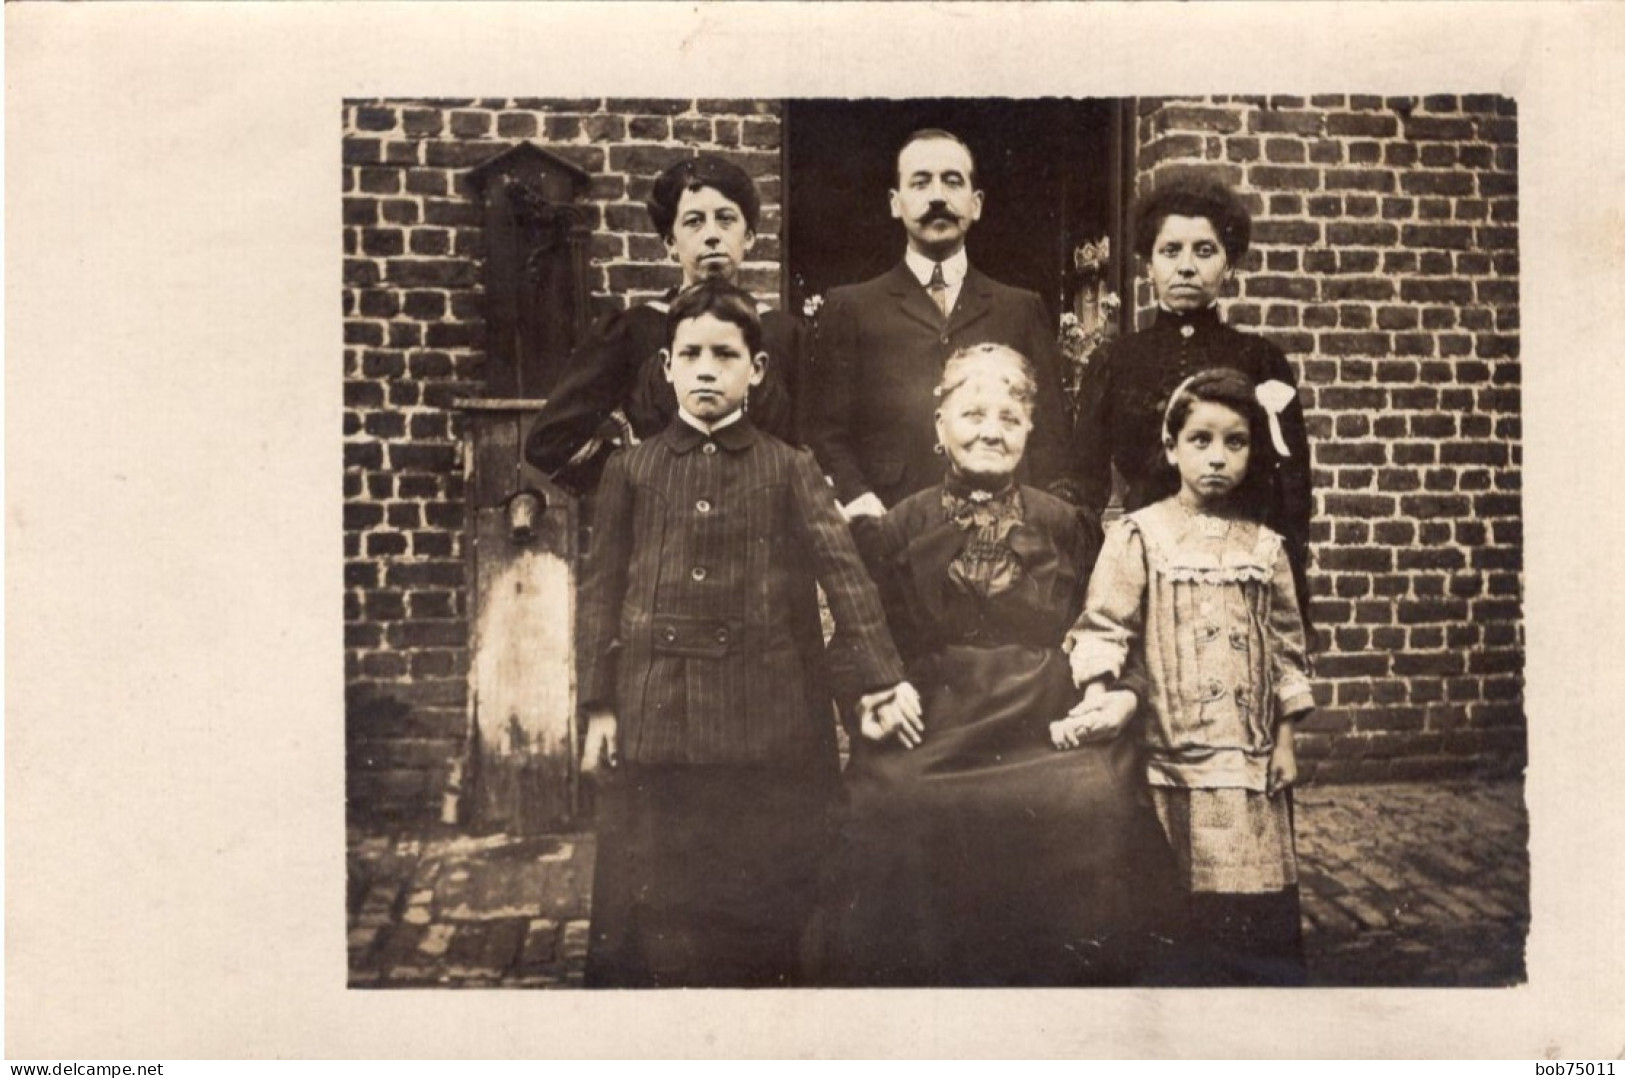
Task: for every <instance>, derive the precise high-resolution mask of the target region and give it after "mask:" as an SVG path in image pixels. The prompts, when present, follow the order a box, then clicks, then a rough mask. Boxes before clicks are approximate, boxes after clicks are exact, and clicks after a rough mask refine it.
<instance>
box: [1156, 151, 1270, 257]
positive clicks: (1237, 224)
mask: <svg viewBox="0 0 1625 1078" xmlns="http://www.w3.org/2000/svg"><path fill="white" fill-rule="evenodd" d="M1170 217H1205V218H1207V221H1208V223H1209V224H1211V225H1212V226H1213V231H1214V232H1215V233H1217V234H1218V237H1219V242H1220V243H1222V244H1224V254H1225V257H1226V258H1227V259H1229V261H1230V264H1231V265H1232V266H1234V265H1236V264H1237V263H1238V262H1240V261H1241V256H1242V255H1244V254H1246V253H1247V247H1248V245H1249V244H1250V243H1251V242H1252V236H1253V217H1252V214H1250V213H1248V212H1247V205H1246V203H1244V202H1242V201H1241V199H1240V198H1239V197H1237V195H1236V193H1235V192H1234V191H1232V190H1230V188H1229V187H1227V186H1225V184H1224V183H1222V182H1221V181H1220V180H1218V179H1217V178H1216V177H1213V176H1209V175H1206V174H1204V173H1199V172H1198V173H1178V174H1176V175H1174V176H1172V177H1170V178H1169V179H1167V180H1165V181H1163V182H1162V183H1160V184H1158V185H1157V189H1156V190H1155V191H1153V192H1151V194H1150V195H1148V196H1146V197H1145V198H1144V199H1142V200H1141V202H1140V204H1139V205H1138V206H1137V207H1135V212H1134V253H1135V254H1137V255H1139V256H1140V257H1141V258H1150V257H1151V248H1152V247H1154V246H1156V242H1157V233H1158V232H1161V231H1162V224H1163V222H1164V221H1166V220H1167V219H1168V218H1170Z"/></svg>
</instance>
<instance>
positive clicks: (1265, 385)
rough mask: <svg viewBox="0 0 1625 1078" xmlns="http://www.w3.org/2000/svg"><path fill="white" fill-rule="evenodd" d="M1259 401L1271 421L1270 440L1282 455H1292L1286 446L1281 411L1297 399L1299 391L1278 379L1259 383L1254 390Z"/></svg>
mask: <svg viewBox="0 0 1625 1078" xmlns="http://www.w3.org/2000/svg"><path fill="white" fill-rule="evenodd" d="M1253 392H1254V396H1256V397H1257V398H1258V403H1259V404H1260V405H1262V406H1263V408H1264V414H1265V415H1266V416H1268V417H1269V421H1270V441H1272V442H1274V443H1275V451H1276V452H1277V453H1279V454H1280V455H1281V456H1282V457H1290V456H1291V455H1292V453H1291V451H1290V450H1288V449H1287V447H1286V437H1285V435H1283V434H1282V433H1281V413H1282V412H1284V411H1286V406H1287V405H1289V404H1291V403H1292V402H1293V401H1294V400H1296V399H1297V396H1298V391H1297V390H1295V389H1293V388H1292V387H1291V386H1289V385H1287V384H1286V383H1285V382H1282V381H1279V380H1277V379H1274V378H1272V379H1270V380H1269V381H1268V382H1260V383H1258V388H1257V389H1256V390H1254V391H1253Z"/></svg>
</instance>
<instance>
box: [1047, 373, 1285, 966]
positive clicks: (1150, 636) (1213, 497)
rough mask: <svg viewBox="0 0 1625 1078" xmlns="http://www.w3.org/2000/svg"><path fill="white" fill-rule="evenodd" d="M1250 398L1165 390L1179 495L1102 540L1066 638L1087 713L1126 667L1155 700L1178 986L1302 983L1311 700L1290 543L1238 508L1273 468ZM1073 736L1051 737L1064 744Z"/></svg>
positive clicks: (1149, 719) (1230, 388) (1156, 777)
mask: <svg viewBox="0 0 1625 1078" xmlns="http://www.w3.org/2000/svg"><path fill="white" fill-rule="evenodd" d="M1255 394H1256V390H1255V387H1254V384H1253V382H1252V380H1251V379H1249V378H1247V377H1246V376H1245V375H1244V374H1241V373H1239V372H1237V371H1233V370H1224V369H1216V370H1209V371H1203V372H1201V373H1199V374H1196V375H1194V376H1192V377H1191V378H1189V379H1187V380H1186V381H1185V382H1184V383H1183V384H1182V385H1181V386H1179V388H1178V389H1176V390H1175V391H1174V394H1173V396H1172V397H1171V398H1170V401H1169V405H1168V410H1167V413H1166V416H1165V418H1164V423H1163V430H1164V435H1163V439H1164V443H1163V444H1164V448H1165V452H1166V456H1167V460H1168V463H1169V465H1171V466H1172V467H1173V468H1174V469H1175V470H1176V471H1177V472H1178V474H1179V492H1178V493H1177V494H1175V495H1174V496H1173V497H1170V498H1166V499H1164V500H1163V501H1160V502H1157V503H1155V504H1153V505H1150V506H1148V507H1146V508H1144V509H1141V510H1139V511H1137V512H1134V513H1130V514H1129V515H1128V516H1127V517H1125V518H1123V519H1122V520H1121V521H1119V522H1118V523H1117V524H1115V525H1114V526H1113V527H1112V528H1111V530H1110V531H1109V532H1108V534H1107V538H1106V543H1105V547H1104V549H1103V550H1102V552H1101V556H1100V560H1099V563H1098V565H1097V566H1096V569H1095V573H1094V576H1093V578H1092V579H1091V581H1090V586H1089V596H1088V601H1087V603H1086V605H1085V610H1084V614H1083V616H1082V618H1080V619H1079V621H1078V623H1077V624H1076V626H1074V628H1073V630H1072V632H1071V633H1070V634H1069V638H1070V643H1071V645H1072V646H1071V656H1070V661H1071V667H1072V676H1073V679H1074V681H1075V682H1076V683H1077V684H1078V685H1079V686H1081V687H1083V688H1084V693H1085V701H1086V702H1087V701H1088V700H1090V699H1091V698H1093V697H1095V696H1098V695H1099V694H1101V693H1103V692H1104V691H1105V688H1106V685H1107V684H1108V683H1109V682H1110V681H1111V679H1113V678H1115V677H1117V676H1118V675H1119V674H1120V673H1121V672H1122V670H1123V669H1124V667H1125V666H1126V665H1128V664H1129V663H1130V661H1131V659H1134V658H1138V659H1139V660H1141V661H1142V662H1143V665H1144V669H1145V673H1146V676H1147V677H1148V679H1149V681H1150V684H1151V689H1150V692H1149V694H1148V700H1147V701H1146V703H1147V704H1148V705H1149V706H1148V707H1146V708H1145V711H1146V715H1145V721H1144V723H1143V724H1142V729H1143V731H1144V738H1145V741H1146V752H1147V762H1146V777H1147V780H1148V782H1149V784H1150V787H1151V793H1152V798H1153V801H1154V803H1155V805H1156V809H1157V815H1158V817H1159V818H1160V820H1161V822H1162V827H1163V830H1164V832H1165V833H1166V834H1167V836H1168V839H1169V842H1170V843H1171V844H1172V845H1173V847H1174V851H1175V854H1176V855H1177V857H1178V859H1179V863H1180V870H1181V874H1182V876H1183V880H1184V885H1185V888H1186V891H1187V894H1188V915H1189V916H1188V920H1189V929H1188V932H1187V936H1186V940H1185V945H1184V947H1183V948H1182V951H1183V957H1182V961H1181V962H1180V963H1179V967H1178V971H1177V979H1178V980H1179V981H1181V982H1183V983H1193V984H1301V983H1303V982H1304V980H1305V970H1304V963H1303V943H1302V931H1301V926H1300V921H1299V907H1298V889H1297V862H1296V858H1295V856H1294V852H1293V844H1292V810H1291V800H1290V795H1289V793H1288V791H1289V789H1290V788H1291V786H1292V784H1293V782H1294V781H1295V779H1296V777H1297V761H1296V757H1295V755H1294V752H1293V735H1292V731H1293V725H1294V723H1295V722H1297V721H1298V720H1300V719H1302V718H1303V717H1304V716H1305V715H1307V714H1308V713H1309V711H1310V710H1311V709H1312V707H1313V706H1314V699H1313V697H1312V695H1311V693H1310V688H1309V681H1308V677H1307V668H1306V662H1305V649H1304V628H1303V620H1302V616H1301V615H1300V613H1299V606H1298V601H1297V596H1296V592H1295V587H1294V583H1293V576H1292V569H1291V565H1290V563H1289V560H1288V556H1287V554H1286V552H1285V549H1284V547H1283V541H1282V537H1281V536H1280V534H1279V533H1277V532H1275V531H1272V530H1271V529H1270V528H1268V527H1266V526H1265V525H1263V524H1261V523H1259V522H1258V521H1256V520H1254V519H1251V518H1250V516H1249V515H1248V513H1247V512H1246V509H1245V507H1247V506H1251V505H1256V504H1258V503H1257V501H1256V500H1255V499H1253V498H1252V497H1250V496H1249V495H1250V494H1251V493H1252V492H1251V491H1250V489H1249V484H1251V483H1255V482H1258V481H1259V480H1260V479H1261V478H1262V477H1263V476H1265V475H1267V474H1268V469H1269V468H1270V466H1271V464H1272V461H1271V460H1270V458H1269V453H1270V451H1271V439H1270V437H1269V434H1268V428H1267V422H1268V420H1267V418H1266V415H1265V411H1264V408H1263V407H1262V406H1261V405H1260V404H1259V402H1258V400H1257V398H1256V395H1255ZM1083 721H1084V720H1080V719H1075V718H1066V719H1062V720H1060V721H1059V722H1057V723H1055V724H1054V726H1053V727H1052V731H1051V732H1052V736H1053V737H1054V739H1055V741H1056V744H1057V745H1061V746H1065V745H1068V744H1070V743H1071V742H1073V741H1074V740H1077V739H1078V738H1079V737H1080V735H1082V734H1086V733H1087V731H1086V730H1082V729H1080V728H1079V727H1080V725H1081V724H1082V723H1083Z"/></svg>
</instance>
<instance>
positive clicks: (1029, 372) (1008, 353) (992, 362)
mask: <svg viewBox="0 0 1625 1078" xmlns="http://www.w3.org/2000/svg"><path fill="white" fill-rule="evenodd" d="M977 376H985V377H989V378H994V379H997V380H998V381H1000V382H1002V383H1004V385H1005V388H1007V389H1008V390H1009V391H1010V396H1011V397H1012V398H1013V399H1014V400H1015V401H1016V402H1017V403H1018V404H1020V405H1022V406H1023V407H1024V408H1026V409H1027V412H1028V414H1029V416H1030V415H1031V414H1032V410H1033V402H1034V401H1036V400H1037V399H1038V378H1037V376H1036V375H1034V374H1033V365H1032V364H1031V363H1029V362H1028V361H1027V357H1026V356H1024V355H1022V354H1021V353H1020V352H1018V351H1016V350H1015V349H1014V348H1011V347H1009V346H1008V345H1003V344H992V343H986V344H973V345H969V346H967V347H965V348H961V349H960V350H959V351H957V352H955V353H954V354H953V355H951V356H949V357H948V360H947V362H945V363H944V364H943V365H942V381H941V383H939V384H938V386H937V388H936V389H935V390H933V392H934V393H935V395H936V398H937V401H938V402H939V403H940V402H942V401H945V400H947V399H948V397H949V396H950V395H951V394H952V393H953V392H954V390H956V389H958V388H959V387H960V386H962V385H964V384H965V383H966V382H968V381H970V380H971V379H972V378H974V377H977Z"/></svg>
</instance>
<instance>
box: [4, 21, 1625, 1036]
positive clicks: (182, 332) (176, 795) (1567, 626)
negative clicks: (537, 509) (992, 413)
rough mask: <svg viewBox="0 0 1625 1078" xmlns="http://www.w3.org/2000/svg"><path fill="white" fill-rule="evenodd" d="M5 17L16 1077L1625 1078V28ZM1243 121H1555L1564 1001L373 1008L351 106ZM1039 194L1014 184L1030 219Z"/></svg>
mask: <svg viewBox="0 0 1625 1078" xmlns="http://www.w3.org/2000/svg"><path fill="white" fill-rule="evenodd" d="M5 20H6V35H7V40H6V60H7V64H8V77H7V79H6V95H7V101H6V127H7V129H6V150H7V166H8V167H7V171H6V181H7V182H6V198H7V206H6V210H7V212H6V240H7V249H6V275H7V289H6V315H7V322H6V342H5V343H6V346H7V348H6V358H7V359H8V360H9V364H8V368H9V369H8V371H7V378H6V388H7V390H8V391H9V393H8V396H7V402H6V403H7V407H6V420H7V436H6V449H7V450H8V453H9V460H8V467H7V471H6V478H7V480H8V492H7V498H6V531H7V543H8V555H7V565H6V569H7V574H6V600H7V602H6V606H7V613H9V614H10V632H9V634H8V636H7V648H6V658H7V659H8V660H9V676H8V678H7V681H6V688H7V695H8V702H9V705H10V706H9V709H8V711H7V715H6V719H7V723H6V742H5V747H6V804H5V807H6V824H7V826H6V862H5V868H6V883H7V887H6V906H7V908H6V913H7V924H6V951H7V953H6V958H7V964H6V1017H7V1025H8V1029H7V1037H6V1054H7V1055H8V1056H10V1057H11V1058H14V1059H15V1058H55V1059H65V1058H67V1059H71V1058H78V1059H92V1058H97V1057H123V1058H127V1059H133V1058H138V1057H146V1058H154V1059H158V1058H172V1059H173V1058H192V1057H215V1056H219V1057H227V1058H239V1057H265V1056H283V1057H317V1056H320V1057H365V1058H377V1057H395V1056H399V1057H420V1058H422V1057H431V1058H446V1057H459V1056H467V1057H485V1058H491V1057H507V1056H571V1055H605V1054H613V1055H634V1056H636V1055H662V1056H665V1055H691V1056H710V1055H791V1056H805V1055H813V1056H830V1055H854V1054H864V1055H882V1056H889V1055H924V1056H938V1055H942V1056H958V1057H974V1056H998V1055H1010V1054H1019V1055H1042V1056H1049V1055H1061V1056H1154V1057H1171V1056H1176V1057H1198V1056H1220V1057H1248V1056H1263V1057H1270V1056H1327V1055H1347V1056H1357V1057H1358V1056H1370V1055H1380V1056H1429V1057H1480V1056H1484V1057H1534V1056H1542V1055H1547V1054H1551V1055H1560V1056H1563V1057H1566V1058H1586V1057H1590V1058H1599V1057H1607V1058H1612V1057H1616V1056H1619V1055H1620V1054H1621V1053H1622V1052H1625V897H1622V894H1625V892H1622V884H1625V797H1622V794H1621V787H1622V780H1621V775H1622V773H1625V768H1622V767H1621V763H1620V757H1621V754H1622V753H1625V729H1622V728H1621V715H1620V712H1621V710H1622V708H1621V704H1622V701H1625V677H1622V672H1625V658H1622V657H1620V656H1619V652H1621V651H1622V650H1625V588H1621V587H1620V586H1619V585H1617V584H1615V583H1614V581H1615V580H1616V579H1617V578H1618V577H1619V576H1620V575H1621V573H1622V572H1625V545H1622V543H1621V539H1622V535H1621V530H1622V529H1621V515H1622V508H1621V507H1622V506H1625V496H1622V494H1621V490H1620V486H1621V484H1622V483H1625V377H1622V374H1621V371H1622V364H1625V342H1622V340H1621V334H1620V332H1619V326H1620V316H1621V300H1620V297H1621V290H1622V287H1625V273H1622V269H1625V197H1622V190H1625V126H1622V122H1621V120H1620V118H1619V117H1620V115H1621V101H1625V64H1622V63H1621V62H1620V57H1621V55H1622V50H1621V42H1622V39H1625V7H1621V6H1619V5H1612V4H1594V5H1584V6H1582V5H1571V4H1566V3H1551V4H1522V3H1501V4H1487V5H1480V4H1472V3H1449V4H1380V5H1376V4H1374V5H1334V4H1313V5H1291V6H1289V5H1285V4H1279V5H1275V4H1265V5H1257V6H1251V5H1232V4H1206V5H1195V4H1192V5H1183V4H1178V5H1143V6H1118V5H1070V4H1061V5H1047V4H1009V5H988V6H984V5H976V4H958V3H954V4H933V5H919V6H914V5H884V6H881V5H877V6H869V5H844V4H843V5H825V4H784V5H766V4H762V5H756V4H751V5H743V4H741V5H726V6H707V5H699V4H657V5H650V6H647V7H643V6H639V7H634V6H632V5H623V4H607V5H588V6H581V7H572V6H567V5H555V4H537V5H519V4H494V5H484V4H457V5H446V6H440V5H429V4H424V5H394V4H384V3H365V4H343V3H333V4H321V5H314V4H308V5H307V4H277V5H263V6H262V5H257V4H255V5H250V4H241V5H238V4H232V5H224V4H221V5H216V4H204V3H199V4H140V3H136V4H119V5H112V4H89V5H57V4H8V5H6V8H5ZM1199 92H1226V93H1266V92H1267V93H1287V94H1299V95H1302V94H1309V93H1314V92H1365V93H1382V94H1424V93H1499V94H1506V95H1509V96H1511V97H1513V98H1516V99H1517V102H1518V124H1519V156H1520V161H1521V173H1522V188H1521V191H1520V215H1521V222H1520V228H1521V242H1522V268H1523V275H1522V308H1523V312H1522V325H1523V329H1522V338H1523V348H1522V357H1523V358H1522V368H1523V377H1524V380H1523V386H1524V394H1525V396H1524V410H1525V418H1526V422H1525V428H1524V429H1525V432H1526V433H1525V444H1526V455H1525V462H1524V473H1525V476H1526V503H1525V520H1526V526H1525V533H1526V536H1527V553H1528V571H1527V592H1526V619H1527V624H1528V630H1527V636H1528V666H1527V671H1526V672H1527V678H1528V693H1527V710H1528V715H1529V735H1530V761H1531V763H1530V771H1529V775H1528V786H1527V789H1528V798H1529V804H1530V813H1531V834H1532V840H1531V842H1532V862H1533V865H1532V869H1533V871H1532V876H1533V885H1532V888H1533V894H1532V898H1533V909H1534V924H1533V928H1532V930H1531V935H1530V940H1529V976H1530V980H1529V983H1528V985H1526V986H1524V987H1520V988H1515V989H1503V990H1446V989H1426V990H1359V991H1355V990H1338V991H1333V990H1308V991H1300V992H1294V993H1285V994H1283V993H1272V994H1264V993H1254V992H1245V991H1208V992H1175V991H1160V992H1122V991H1118V992H1110V991H1047V992H1037V991H1031V992H1029V991H1003V992H961V991H933V992H900V993H889V994H884V995H879V994H864V993H858V992H851V991H824V992H789V991H764V992H756V993H748V992H712V993H695V992H689V993H682V992H645V993H636V994H625V993H598V994H593V993H579V992H578V993H560V992H550V993H541V992H521V991H466V992H448V991H433V992H404V991H403V992H376V991H374V992H364V991H350V990H347V989H346V987H345V977H346V971H345V938H344V937H345V919H344V880H343V876H344V817H343V802H344V751H343V731H344V722H343V648H342V633H341V611H340V603H339V602H338V597H339V594H340V591H341V582H340V562H341V550H340V545H341V544H340V543H339V535H340V530H339V520H340V496H341V491H340V489H339V487H340V484H339V481H338V480H339V471H340V468H339V455H340V454H339V445H340V437H339V436H340V427H341V424H340V418H341V407H340V393H339V390H340V378H339V373H340V372H339V352H340V348H341V341H340V336H341V335H340V309H339V302H338V281H339V262H340V257H341V256H340V244H339V238H340V219H339V194H340V190H339V188H340V163H339V128H340V119H341V115H340V110H341V101H342V99H344V98H346V97H372V96H408V95H410V96H468V97H474V96H478V97H486V96H533V97H545V96H567V97H580V96H588V95H604V96H621V97H631V96H643V97H658V96H683V97H690V96H704V97H791V96H889V97H925V96H1020V97H1025V96H1040V95H1046V94H1048V95H1062V96H1074V97H1087V96H1122V95H1147V94H1177V93H1199ZM853 152H854V153H876V152H883V151H882V150H880V149H878V148H876V147H871V146H855V147H853ZM875 197H876V198H877V199H879V198H884V197H885V196H884V192H880V191H877V192H875ZM1020 197H1021V193H1020V192H1019V191H998V192H990V193H989V207H990V212H991V211H992V209H993V208H994V207H996V205H997V202H998V200H1002V199H1018V198H1020ZM831 227H840V222H831ZM901 243H902V240H901V236H900V235H899V238H898V244H899V248H901ZM972 245H973V247H974V240H973V241H972Z"/></svg>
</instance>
